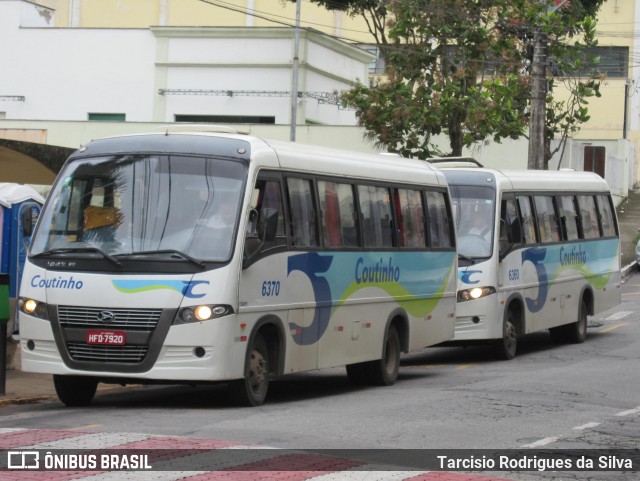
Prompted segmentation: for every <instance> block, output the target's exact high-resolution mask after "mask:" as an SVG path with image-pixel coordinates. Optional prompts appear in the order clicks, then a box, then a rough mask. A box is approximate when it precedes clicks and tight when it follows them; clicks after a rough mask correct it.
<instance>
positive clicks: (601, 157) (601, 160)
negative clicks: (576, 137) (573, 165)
mask: <svg viewBox="0 0 640 481" xmlns="http://www.w3.org/2000/svg"><path fill="white" fill-rule="evenodd" d="M605 158H606V152H605V150H604V147H590V146H586V147H585V148H584V166H583V170H584V171H586V172H595V173H596V174H598V175H599V176H600V177H602V178H603V179H604V167H605Z"/></svg>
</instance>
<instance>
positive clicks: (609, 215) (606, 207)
mask: <svg viewBox="0 0 640 481" xmlns="http://www.w3.org/2000/svg"><path fill="white" fill-rule="evenodd" d="M596 200H597V202H598V212H600V221H601V222H602V236H603V237H615V236H616V234H617V232H616V222H615V217H614V215H613V209H612V208H611V202H610V201H609V197H608V196H605V195H597V196H596Z"/></svg>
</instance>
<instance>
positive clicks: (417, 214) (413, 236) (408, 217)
mask: <svg viewBox="0 0 640 481" xmlns="http://www.w3.org/2000/svg"><path fill="white" fill-rule="evenodd" d="M396 204H397V208H398V210H399V212H397V213H396V214H397V215H396V216H397V218H398V224H399V225H398V238H399V242H400V246H401V247H425V246H426V236H425V229H424V207H423V205H422V195H421V193H420V191H419V190H409V189H398V190H397V191H396Z"/></svg>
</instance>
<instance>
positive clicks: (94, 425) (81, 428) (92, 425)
mask: <svg viewBox="0 0 640 481" xmlns="http://www.w3.org/2000/svg"><path fill="white" fill-rule="evenodd" d="M100 426H102V424H87V425H86V426H78V427H75V428H69V431H84V430H85V429H92V428H99V427H100Z"/></svg>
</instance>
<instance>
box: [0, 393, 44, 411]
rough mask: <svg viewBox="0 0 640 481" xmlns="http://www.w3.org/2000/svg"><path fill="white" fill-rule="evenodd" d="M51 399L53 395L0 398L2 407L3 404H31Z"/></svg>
mask: <svg viewBox="0 0 640 481" xmlns="http://www.w3.org/2000/svg"><path fill="white" fill-rule="evenodd" d="M49 399H53V396H32V397H23V398H12V399H0V408H1V407H3V406H9V405H11V404H31V403H35V402H38V401H48V400H49Z"/></svg>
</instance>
